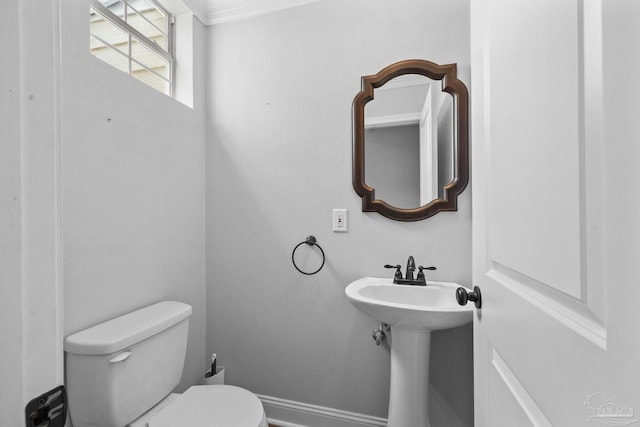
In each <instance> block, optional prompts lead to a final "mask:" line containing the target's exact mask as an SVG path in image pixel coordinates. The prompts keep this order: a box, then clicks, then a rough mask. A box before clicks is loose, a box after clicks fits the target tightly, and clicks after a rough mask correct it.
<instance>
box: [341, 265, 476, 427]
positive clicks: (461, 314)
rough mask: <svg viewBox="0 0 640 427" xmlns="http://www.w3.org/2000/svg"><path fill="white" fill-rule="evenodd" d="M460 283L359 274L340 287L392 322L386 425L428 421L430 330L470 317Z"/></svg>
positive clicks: (424, 426) (415, 425)
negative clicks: (459, 297)
mask: <svg viewBox="0 0 640 427" xmlns="http://www.w3.org/2000/svg"><path fill="white" fill-rule="evenodd" d="M459 287H460V285H458V284H455V283H448V282H429V281H428V282H427V286H408V285H396V284H394V283H393V281H392V279H384V278H376V277H364V278H362V279H358V280H356V281H355V282H352V283H350V284H349V285H348V286H347V288H346V289H345V293H346V294H347V297H348V298H349V300H350V301H351V303H352V304H353V305H354V306H355V307H356V308H358V309H359V310H360V311H362V312H364V313H366V314H368V315H369V316H371V317H372V318H374V319H375V320H377V321H379V322H382V323H386V324H387V325H389V326H390V328H391V384H390V391H389V418H388V422H387V427H409V426H410V427H429V426H430V424H429V406H428V399H429V395H428V392H429V353H430V345H431V331H434V330H439V329H448V328H455V327H457V326H462V325H464V324H466V323H470V322H471V319H472V313H473V308H472V306H460V305H458V303H457V302H456V289H458V288H459Z"/></svg>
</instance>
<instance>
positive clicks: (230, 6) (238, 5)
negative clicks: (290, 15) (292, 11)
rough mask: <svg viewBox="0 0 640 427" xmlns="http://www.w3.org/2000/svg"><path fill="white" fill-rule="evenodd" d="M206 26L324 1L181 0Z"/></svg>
mask: <svg viewBox="0 0 640 427" xmlns="http://www.w3.org/2000/svg"><path fill="white" fill-rule="evenodd" d="M181 1H182V3H184V5H185V6H187V7H188V8H189V9H191V11H192V12H193V13H194V14H195V15H196V16H197V17H198V18H199V19H200V20H201V21H202V22H203V23H204V24H205V25H212V24H218V23H221V22H228V21H235V20H238V19H245V18H250V17H252V16H257V15H264V14H266V13H271V12H275V11H277V10H283V9H289V8H291V7H296V6H302V5H305V4H309V3H315V2H318V1H322V0H181Z"/></svg>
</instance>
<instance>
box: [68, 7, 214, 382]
mask: <svg viewBox="0 0 640 427" xmlns="http://www.w3.org/2000/svg"><path fill="white" fill-rule="evenodd" d="M62 6H63V7H62V9H63V10H62V70H61V83H62V87H61V107H62V108H61V111H60V114H61V123H62V128H61V138H62V150H63V181H64V184H63V193H64V194H63V210H64V236H63V237H64V329H65V335H69V334H71V333H73V332H76V331H78V330H81V329H84V328H87V327H89V326H92V325H94V324H96V323H99V322H102V321H104V320H107V319H110V318H112V317H115V316H118V315H121V314H123V313H126V312H128V311H130V310H133V309H137V308H139V307H142V306H145V305H148V304H151V303H154V302H157V301H161V300H166V299H172V300H179V301H184V302H187V303H189V304H191V305H192V306H193V309H194V312H193V317H192V318H191V323H190V325H191V327H190V336H189V347H188V350H187V362H186V366H185V371H184V376H183V382H182V385H181V388H184V387H185V386H186V385H190V384H193V383H195V382H197V381H198V380H199V378H200V375H201V373H202V369H203V367H204V365H205V360H204V359H205V354H206V353H205V345H204V336H205V332H204V330H205V323H204V320H205V304H204V295H205V279H204V274H205V271H204V232H205V230H204V134H205V126H204V120H205V115H204V106H205V104H204V87H205V84H204V78H205V75H204V60H203V59H202V58H203V57H204V54H205V49H204V40H205V38H204V31H205V29H204V26H202V25H201V24H200V23H198V22H197V21H196V22H195V23H194V31H195V34H194V38H195V47H194V51H195V55H194V57H195V58H196V64H195V67H194V68H195V71H194V78H195V82H194V85H195V90H196V96H195V100H194V104H195V109H191V108H189V107H186V106H184V105H183V104H181V103H179V102H177V101H175V100H174V99H171V98H169V97H167V96H165V95H163V94H161V93H159V92H156V91H155V90H154V89H151V88H149V87H147V86H146V85H144V84H142V83H140V82H138V81H136V80H135V79H133V78H131V77H129V76H127V75H125V74H124V73H122V72H120V71H118V70H116V69H115V68H113V67H111V66H110V65H108V64H106V63H104V62H102V61H101V60H99V59H97V58H95V57H93V56H92V55H91V54H90V53H89V44H88V40H89V34H88V23H87V22H88V21H87V20H88V6H87V4H86V3H85V2H62Z"/></svg>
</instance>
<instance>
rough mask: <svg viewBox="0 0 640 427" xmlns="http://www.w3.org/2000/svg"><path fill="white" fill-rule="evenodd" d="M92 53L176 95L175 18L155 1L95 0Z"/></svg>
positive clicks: (91, 31)
mask: <svg viewBox="0 0 640 427" xmlns="http://www.w3.org/2000/svg"><path fill="white" fill-rule="evenodd" d="M89 13H90V15H89V16H90V34H91V36H90V50H91V53H92V54H94V55H95V56H97V57H98V58H100V59H102V60H103V61H105V62H107V63H109V64H111V65H113V66H114V67H116V68H117V69H119V70H121V71H123V72H125V73H127V74H129V75H131V76H133V77H135V78H136V79H138V80H140V81H142V82H144V83H146V84H148V85H149V86H151V87H153V88H155V89H157V90H159V91H160V92H163V93H165V94H167V95H172V90H173V88H172V80H173V68H174V63H175V59H174V56H173V33H172V21H173V17H172V15H171V14H170V13H169V12H167V10H166V9H164V8H163V7H162V6H161V5H160V4H159V3H158V2H156V1H155V0H91V6H90V10H89Z"/></svg>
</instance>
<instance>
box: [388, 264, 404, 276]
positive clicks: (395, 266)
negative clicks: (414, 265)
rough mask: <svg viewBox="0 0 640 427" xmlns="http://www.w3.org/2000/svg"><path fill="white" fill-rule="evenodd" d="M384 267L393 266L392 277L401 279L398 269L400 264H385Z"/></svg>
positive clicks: (400, 272)
mask: <svg viewBox="0 0 640 427" xmlns="http://www.w3.org/2000/svg"><path fill="white" fill-rule="evenodd" d="M384 268H395V269H396V272H395V273H394V274H393V278H394V279H402V271H400V269H401V268H402V266H401V265H400V264H397V265H391V264H385V265H384Z"/></svg>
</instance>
